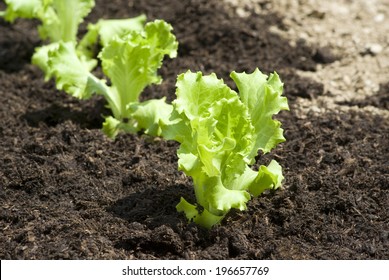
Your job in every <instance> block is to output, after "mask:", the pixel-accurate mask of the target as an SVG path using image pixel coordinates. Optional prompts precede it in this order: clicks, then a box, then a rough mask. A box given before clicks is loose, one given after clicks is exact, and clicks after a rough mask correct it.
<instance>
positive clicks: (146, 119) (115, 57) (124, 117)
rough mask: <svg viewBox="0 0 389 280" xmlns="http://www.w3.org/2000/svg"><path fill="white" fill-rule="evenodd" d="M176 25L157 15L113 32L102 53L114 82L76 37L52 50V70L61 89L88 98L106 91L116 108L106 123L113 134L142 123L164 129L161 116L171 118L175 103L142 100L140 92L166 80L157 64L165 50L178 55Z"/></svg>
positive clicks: (141, 126) (155, 129)
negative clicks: (97, 70)
mask: <svg viewBox="0 0 389 280" xmlns="http://www.w3.org/2000/svg"><path fill="white" fill-rule="evenodd" d="M171 31H172V27H171V25H169V24H168V23H166V22H164V21H162V20H155V21H154V22H150V23H148V24H146V26H145V27H144V30H142V31H130V32H127V33H126V34H124V35H122V36H120V37H119V36H116V35H115V36H114V37H113V38H111V40H110V41H109V42H108V43H107V45H106V46H105V47H104V48H103V49H102V51H101V53H100V54H99V55H98V57H99V59H100V60H101V62H102V63H101V64H102V68H103V72H104V74H105V75H106V76H107V77H108V78H109V80H110V82H111V85H110V86H108V85H107V84H106V82H105V81H104V80H100V79H98V78H96V77H95V76H94V75H93V74H92V73H90V71H89V68H88V67H89V66H88V63H86V62H85V61H82V60H81V59H80V58H79V56H78V55H77V50H76V47H75V45H74V44H72V43H60V44H59V47H58V48H56V49H54V50H51V51H49V63H48V64H49V68H50V69H49V73H50V75H53V76H54V77H55V78H56V81H57V87H58V89H61V90H65V91H66V92H67V93H69V94H71V95H73V96H75V97H78V98H88V97H90V96H91V95H92V94H93V93H95V92H96V93H98V94H102V95H104V97H105V98H106V100H107V102H108V105H109V107H110V109H111V110H112V113H113V116H111V117H107V118H106V120H105V122H104V124H103V131H104V132H105V133H106V134H107V135H108V136H109V137H112V138H114V137H115V136H116V135H117V133H118V132H119V131H121V130H123V131H126V132H136V131H139V130H141V129H145V130H146V131H147V132H149V133H150V134H151V135H160V133H161V129H160V128H159V122H161V124H162V123H163V121H162V118H166V119H168V116H169V114H170V112H171V110H172V108H171V105H167V104H166V103H165V102H164V100H159V101H158V100H153V101H148V102H144V103H140V102H139V96H140V94H141V93H142V91H143V90H144V88H145V87H146V86H148V85H151V84H158V83H160V82H161V81H162V79H161V77H160V76H159V75H158V74H157V70H158V69H159V68H160V66H161V65H162V60H163V58H164V56H165V55H168V56H169V57H171V58H173V57H175V56H176V55H177V47H178V43H177V41H176V38H175V36H174V35H173V34H172V33H171Z"/></svg>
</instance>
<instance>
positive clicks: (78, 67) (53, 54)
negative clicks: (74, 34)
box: [47, 42, 109, 99]
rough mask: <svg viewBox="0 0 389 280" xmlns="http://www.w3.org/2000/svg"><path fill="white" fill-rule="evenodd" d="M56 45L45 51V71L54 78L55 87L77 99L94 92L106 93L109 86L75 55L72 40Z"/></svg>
mask: <svg viewBox="0 0 389 280" xmlns="http://www.w3.org/2000/svg"><path fill="white" fill-rule="evenodd" d="M56 46H57V47H55V46H53V47H52V48H49V51H48V52H47V56H48V63H47V65H48V70H47V73H48V75H49V76H53V77H55V78H56V86H57V89H59V90H64V91H65V92H66V93H68V94H70V95H72V96H74V97H76V98H79V99H87V98H90V97H91V95H92V94H93V93H96V92H97V93H99V94H103V95H104V94H107V92H108V91H109V88H108V86H107V85H106V84H105V81H104V80H99V79H98V78H96V77H95V76H94V75H93V74H92V73H91V72H90V65H89V64H88V63H87V62H85V61H82V60H81V59H80V57H79V56H78V55H77V52H76V48H75V44H74V43H73V42H67V43H64V42H60V43H58V44H56Z"/></svg>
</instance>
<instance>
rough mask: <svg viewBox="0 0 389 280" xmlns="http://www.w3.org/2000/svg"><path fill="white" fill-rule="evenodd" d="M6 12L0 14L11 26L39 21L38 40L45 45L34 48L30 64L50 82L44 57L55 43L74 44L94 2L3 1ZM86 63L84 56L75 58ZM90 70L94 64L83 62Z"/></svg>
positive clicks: (78, 0)
mask: <svg viewBox="0 0 389 280" xmlns="http://www.w3.org/2000/svg"><path fill="white" fill-rule="evenodd" d="M5 2H6V4H7V9H6V10H5V11H3V12H1V14H0V15H1V16H3V17H4V19H5V20H7V21H10V22H13V21H14V20H15V19H16V18H35V19H38V20H40V22H41V25H40V26H39V27H38V31H39V35H40V37H41V38H42V39H48V41H49V44H48V45H45V46H42V47H37V48H36V49H35V53H34V55H33V57H32V63H33V64H35V65H37V66H38V67H39V68H40V69H41V70H42V71H43V72H44V73H45V78H46V80H48V79H49V78H50V73H49V67H48V53H49V52H50V51H52V50H53V49H56V48H58V44H59V42H73V43H74V44H76V42H77V32H78V26H79V24H80V23H81V22H82V21H83V20H84V17H85V16H86V15H88V14H89V12H90V11H91V9H92V8H93V7H94V5H95V1H94V0H6V1H5ZM79 56H80V59H82V60H84V61H86V60H87V56H86V54H79ZM86 63H87V64H88V67H89V69H92V68H93V67H94V66H95V65H96V62H95V61H93V60H90V61H88V62H86Z"/></svg>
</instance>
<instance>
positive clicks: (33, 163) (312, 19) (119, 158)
mask: <svg viewBox="0 0 389 280" xmlns="http://www.w3.org/2000/svg"><path fill="white" fill-rule="evenodd" d="M348 2H349V1H326V2H321V1H287V0H277V1H263V0H262V1H261V0H257V1H255V0H253V1H233V0H225V1H216V0H212V1H206V0H195V1H182V0H176V1H157V0H155V1H151V0H149V1H124V0H123V1H120V0H114V1H110V2H109V3H107V2H106V1H99V0H97V1H96V7H95V8H94V9H93V11H92V13H91V14H90V15H89V16H88V17H87V19H86V22H96V21H97V19H99V18H102V17H103V18H125V17H132V16H137V15H139V14H141V13H144V14H146V15H147V17H148V19H149V20H153V19H156V18H160V19H164V20H165V21H167V22H169V23H171V24H172V26H173V27H174V33H175V35H176V36H177V40H178V41H179V51H178V57H177V58H175V59H166V60H165V63H164V66H163V68H162V69H161V71H160V74H161V76H162V77H163V78H164V81H163V83H162V84H161V85H159V86H152V87H149V88H147V89H146V92H145V93H144V97H145V98H160V97H162V96H167V100H168V101H169V102H170V101H172V100H173V99H174V97H175V95H174V92H175V80H176V77H177V75H178V74H180V73H183V72H185V71H187V70H188V69H190V70H192V71H203V72H204V73H206V74H209V73H212V72H215V73H216V74H217V75H218V77H220V78H223V79H224V80H225V81H226V82H227V83H228V84H229V85H230V86H232V87H233V83H232V80H231V79H230V78H229V73H230V72H231V71H233V70H235V71H238V72H239V71H246V72H252V71H253V70H254V69H255V68H256V67H258V68H260V69H261V70H262V71H263V72H264V73H270V72H273V71H277V72H278V73H279V75H280V77H281V79H282V80H283V82H284V84H285V91H284V94H285V96H287V97H288V100H289V105H290V111H283V112H282V113H281V114H280V115H279V116H277V118H278V119H279V120H280V121H281V122H282V126H283V128H284V130H285V137H286V139H287V141H286V142H285V143H282V144H280V145H279V146H278V147H277V148H276V149H275V150H274V151H272V153H270V154H266V155H259V156H258V161H257V163H258V164H268V163H269V162H270V160H271V159H276V160H277V161H278V162H279V163H280V164H281V166H283V168H284V176H285V181H284V183H283V187H282V188H281V189H278V190H276V191H272V192H268V193H266V194H264V195H262V196H260V197H259V198H255V199H252V200H251V201H250V202H249V203H248V209H247V211H244V212H238V211H232V212H230V213H229V214H228V216H227V218H226V219H225V220H224V221H223V223H222V224H221V225H219V226H216V227H214V228H213V229H211V230H209V231H208V230H205V229H202V228H200V227H198V226H196V225H195V224H188V223H187V221H186V219H185V217H184V216H183V215H182V214H180V213H177V211H176V209H175V205H176V204H177V203H178V202H179V199H180V197H181V196H184V197H186V198H191V199H192V201H194V195H193V186H192V182H191V180H190V179H189V178H188V177H186V176H185V175H184V174H183V173H182V172H180V171H178V170H177V156H176V150H177V148H178V144H177V143H175V142H171V141H165V140H163V139H159V138H156V139H155V138H151V137H149V136H145V135H142V134H139V135H130V134H121V135H120V136H118V137H117V139H116V140H115V141H112V140H110V139H108V138H107V137H106V136H105V135H104V134H103V133H102V132H101V130H100V127H101V124H102V122H103V117H102V115H103V114H107V113H109V111H107V109H106V108H105V101H104V100H103V99H101V98H99V97H94V98H92V99H90V100H88V101H80V100H77V99H74V98H72V97H70V96H68V95H66V94H65V93H64V92H59V91H57V90H56V89H55V84H54V82H53V81H51V82H49V83H45V82H44V80H43V74H42V73H41V71H40V70H39V69H37V68H36V67H35V66H33V65H31V63H30V57H31V55H32V53H33V51H34V48H35V47H36V46H38V45H40V44H41V42H40V41H39V38H38V34H37V31H36V26H37V24H38V23H37V22H36V21H31V20H18V21H17V22H16V23H15V24H12V25H11V24H9V23H6V22H4V21H3V20H0V104H1V105H0V139H1V145H0V158H1V160H0V189H1V190H0V203H1V212H0V228H1V229H2V234H1V235H0V242H1V244H2V246H1V248H0V258H1V259H388V258H389V250H388V248H389V77H388V76H387V75H386V76H385V73H388V71H389V50H388V44H389V41H388V37H387V34H389V27H388V26H385V24H384V23H385V22H387V20H388V18H389V3H388V1H385V0H381V1H378V0H377V1H372V4H369V5H368V6H365V5H367V4H364V2H366V1H354V2H353V3H352V4H347V3H348ZM0 7H1V9H4V7H5V5H4V4H3V2H1V5H0ZM382 18H383V20H384V21H382ZM85 28H86V23H84V24H83V25H82V30H83V32H85ZM369 28H370V29H369ZM356 31H361V32H360V33H357V32H356ZM373 31H374V32H373Z"/></svg>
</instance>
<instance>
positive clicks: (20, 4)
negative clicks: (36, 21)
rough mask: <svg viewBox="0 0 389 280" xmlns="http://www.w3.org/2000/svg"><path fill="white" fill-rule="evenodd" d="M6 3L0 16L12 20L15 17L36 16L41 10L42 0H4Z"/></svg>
mask: <svg viewBox="0 0 389 280" xmlns="http://www.w3.org/2000/svg"><path fill="white" fill-rule="evenodd" d="M4 2H5V3H6V4H7V8H6V10H5V11H2V12H0V16H1V17H3V18H4V19H5V20H6V21H9V22H13V21H15V19H17V18H37V17H38V14H39V13H40V12H41V11H42V10H43V0H4Z"/></svg>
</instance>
